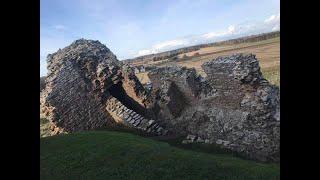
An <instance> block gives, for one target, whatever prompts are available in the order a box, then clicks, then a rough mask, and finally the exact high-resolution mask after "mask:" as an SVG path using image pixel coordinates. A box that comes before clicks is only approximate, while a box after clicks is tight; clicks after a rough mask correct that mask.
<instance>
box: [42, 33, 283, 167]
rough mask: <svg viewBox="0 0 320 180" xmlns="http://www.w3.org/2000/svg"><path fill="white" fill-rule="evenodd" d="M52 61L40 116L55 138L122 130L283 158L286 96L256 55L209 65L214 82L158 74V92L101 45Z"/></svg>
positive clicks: (166, 71)
mask: <svg viewBox="0 0 320 180" xmlns="http://www.w3.org/2000/svg"><path fill="white" fill-rule="evenodd" d="M47 61H48V76H47V78H46V87H45V89H44V90H43V91H42V92H41V93H40V108H41V113H42V114H44V115H45V116H46V118H47V119H48V120H49V121H50V124H51V133H52V134H58V133H64V132H75V131H83V130H90V129H96V128H101V127H105V126H113V125H115V124H122V125H124V126H128V127H132V128H136V129H140V130H141V131H144V132H146V133H150V134H154V135H166V134H179V135H189V136H188V137H189V138H188V139H187V140H185V141H184V143H188V142H193V141H196V142H203V143H215V144H220V145H221V146H222V147H224V148H228V149H231V150H234V151H237V152H241V153H244V154H246V155H247V156H248V157H250V158H253V159H258V160H261V161H278V160H279V158H280V155H279V152H280V111H279V109H280V108H279V105H280V97H279V89H278V88H277V87H275V86H273V85H271V84H270V83H269V82H268V81H266V80H265V79H264V78H263V76H262V73H261V71H260V67H259V63H258V61H257V59H256V58H255V56H254V55H252V54H236V55H232V56H228V57H219V58H216V59H213V60H212V61H209V62H207V63H204V64H203V65H202V68H203V69H204V71H205V73H206V74H207V77H206V78H203V77H201V76H199V75H197V73H196V71H195V69H193V68H191V69H188V68H185V67H176V66H175V67H162V68H155V69H153V70H152V71H151V72H150V73H149V78H150V80H151V82H152V88H151V91H146V90H145V89H144V87H143V86H142V85H141V83H140V82H139V80H138V78H137V77H136V76H135V73H134V70H133V68H132V67H130V66H129V65H126V64H123V63H122V62H120V61H118V60H117V58H116V56H115V55H114V54H113V53H112V52H111V51H110V50H109V49H108V48H107V47H105V46H104V45H102V44H101V43H100V42H99V41H92V40H84V39H80V40H77V41H75V42H73V43H72V44H71V45H70V46H67V47H66V48H64V49H61V50H59V51H57V52H56V53H54V54H51V55H49V56H48V58H47Z"/></svg>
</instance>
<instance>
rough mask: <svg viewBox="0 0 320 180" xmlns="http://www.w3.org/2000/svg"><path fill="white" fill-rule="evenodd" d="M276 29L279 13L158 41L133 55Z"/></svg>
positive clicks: (278, 22)
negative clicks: (202, 32)
mask: <svg viewBox="0 0 320 180" xmlns="http://www.w3.org/2000/svg"><path fill="white" fill-rule="evenodd" d="M278 30H280V13H278V14H276V15H272V16H270V17H269V18H267V19H266V20H264V21H262V22H254V23H253V22H251V23H250V22H249V23H242V24H238V25H230V26H229V27H228V28H226V29H225V30H222V31H213V32H208V33H205V34H200V35H195V36H189V37H184V38H177V39H173V40H169V41H164V42H160V43H157V44H154V45H153V46H152V47H151V48H149V49H143V50H140V51H138V53H137V54H136V55H135V57H137V56H143V55H148V54H155V53H160V52H164V51H169V50H173V49H178V48H181V47H186V46H192V45H196V44H202V43H210V42H216V41H222V40H227V39H232V38H237V37H241V36H248V35H253V34H259V33H266V32H270V31H278Z"/></svg>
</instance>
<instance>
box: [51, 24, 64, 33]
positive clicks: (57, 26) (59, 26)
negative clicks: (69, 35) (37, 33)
mask: <svg viewBox="0 0 320 180" xmlns="http://www.w3.org/2000/svg"><path fill="white" fill-rule="evenodd" d="M53 28H54V29H56V30H59V31H62V30H65V29H67V28H66V26H64V25H61V24H58V25H54V26H53Z"/></svg>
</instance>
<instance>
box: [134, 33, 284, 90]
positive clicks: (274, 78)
mask: <svg viewBox="0 0 320 180" xmlns="http://www.w3.org/2000/svg"><path fill="white" fill-rule="evenodd" d="M195 53H199V56H196V57H192V56H193V55H194V54H195ZM235 53H253V54H256V57H257V58H258V60H259V62H260V66H261V70H262V72H263V74H264V76H265V78H266V79H268V80H269V81H270V82H271V83H272V84H275V85H277V86H280V38H279V37H277V38H272V39H267V40H263V41H259V42H253V43H241V44H236V45H225V46H214V47H207V48H202V49H200V50H198V51H193V52H189V53H186V54H185V55H187V56H189V57H188V58H187V59H185V60H181V61H171V62H170V61H168V60H163V61H160V62H143V64H144V65H157V66H166V65H179V66H186V67H189V68H192V67H194V68H195V69H196V70H197V72H198V73H199V74H201V75H202V76H206V74H205V73H204V71H203V69H202V68H201V65H202V64H203V63H205V62H207V61H210V60H212V59H214V58H217V57H219V56H227V55H231V54H235ZM183 56H184V54H180V55H179V57H180V58H181V57H183ZM139 64H141V62H140V63H139ZM133 65H138V64H134V63H133ZM137 76H138V78H139V79H140V80H142V81H143V82H144V83H145V82H147V80H148V77H147V73H143V74H137Z"/></svg>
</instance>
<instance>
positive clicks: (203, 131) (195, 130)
mask: <svg viewBox="0 0 320 180" xmlns="http://www.w3.org/2000/svg"><path fill="white" fill-rule="evenodd" d="M202 68H203V69H204V71H205V73H206V74H207V77H206V78H202V77H200V76H196V74H195V72H194V70H193V69H186V68H177V67H166V68H159V69H158V70H153V71H152V72H151V73H150V79H151V81H152V84H153V85H154V86H153V87H152V88H153V93H154V94H155V95H154V96H155V97H157V100H155V105H154V109H155V112H156V116H157V117H158V118H159V119H162V121H161V123H162V124H164V126H165V127H166V128H167V130H169V131H172V132H175V133H177V134H192V135H195V136H196V137H201V139H200V140H199V141H200V142H205V143H216V144H219V145H221V146H223V147H224V148H228V149H231V150H234V151H238V152H241V153H244V154H246V155H247V156H249V157H251V158H253V159H257V160H261V161H279V158H280V154H279V153H280V132H279V131H280V97H279V89H278V88H277V87H275V86H273V85H271V84H269V83H268V81H267V80H265V79H264V78H263V76H262V73H261V71H260V67H259V63H258V61H257V59H256V58H255V55H252V54H235V55H232V56H228V57H219V58H216V59H213V60H212V61H209V62H207V63H204V64H203V65H202ZM172 84H174V85H175V89H174V91H175V92H179V96H182V97H185V98H186V101H185V102H187V103H184V104H183V105H182V106H178V107H170V106H169V105H168V104H169V102H170V101H174V102H172V104H175V103H176V104H178V103H179V101H181V98H177V99H175V97H177V95H175V96H174V97H172V96H170V93H169V92H170V85H172ZM180 104H181V103H180ZM174 108H176V109H179V114H178V115H176V116H174V113H172V112H174V110H171V109H174ZM191 142H198V141H197V139H196V140H195V139H192V138H191V139H190V137H189V138H187V139H186V140H184V141H183V143H191Z"/></svg>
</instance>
